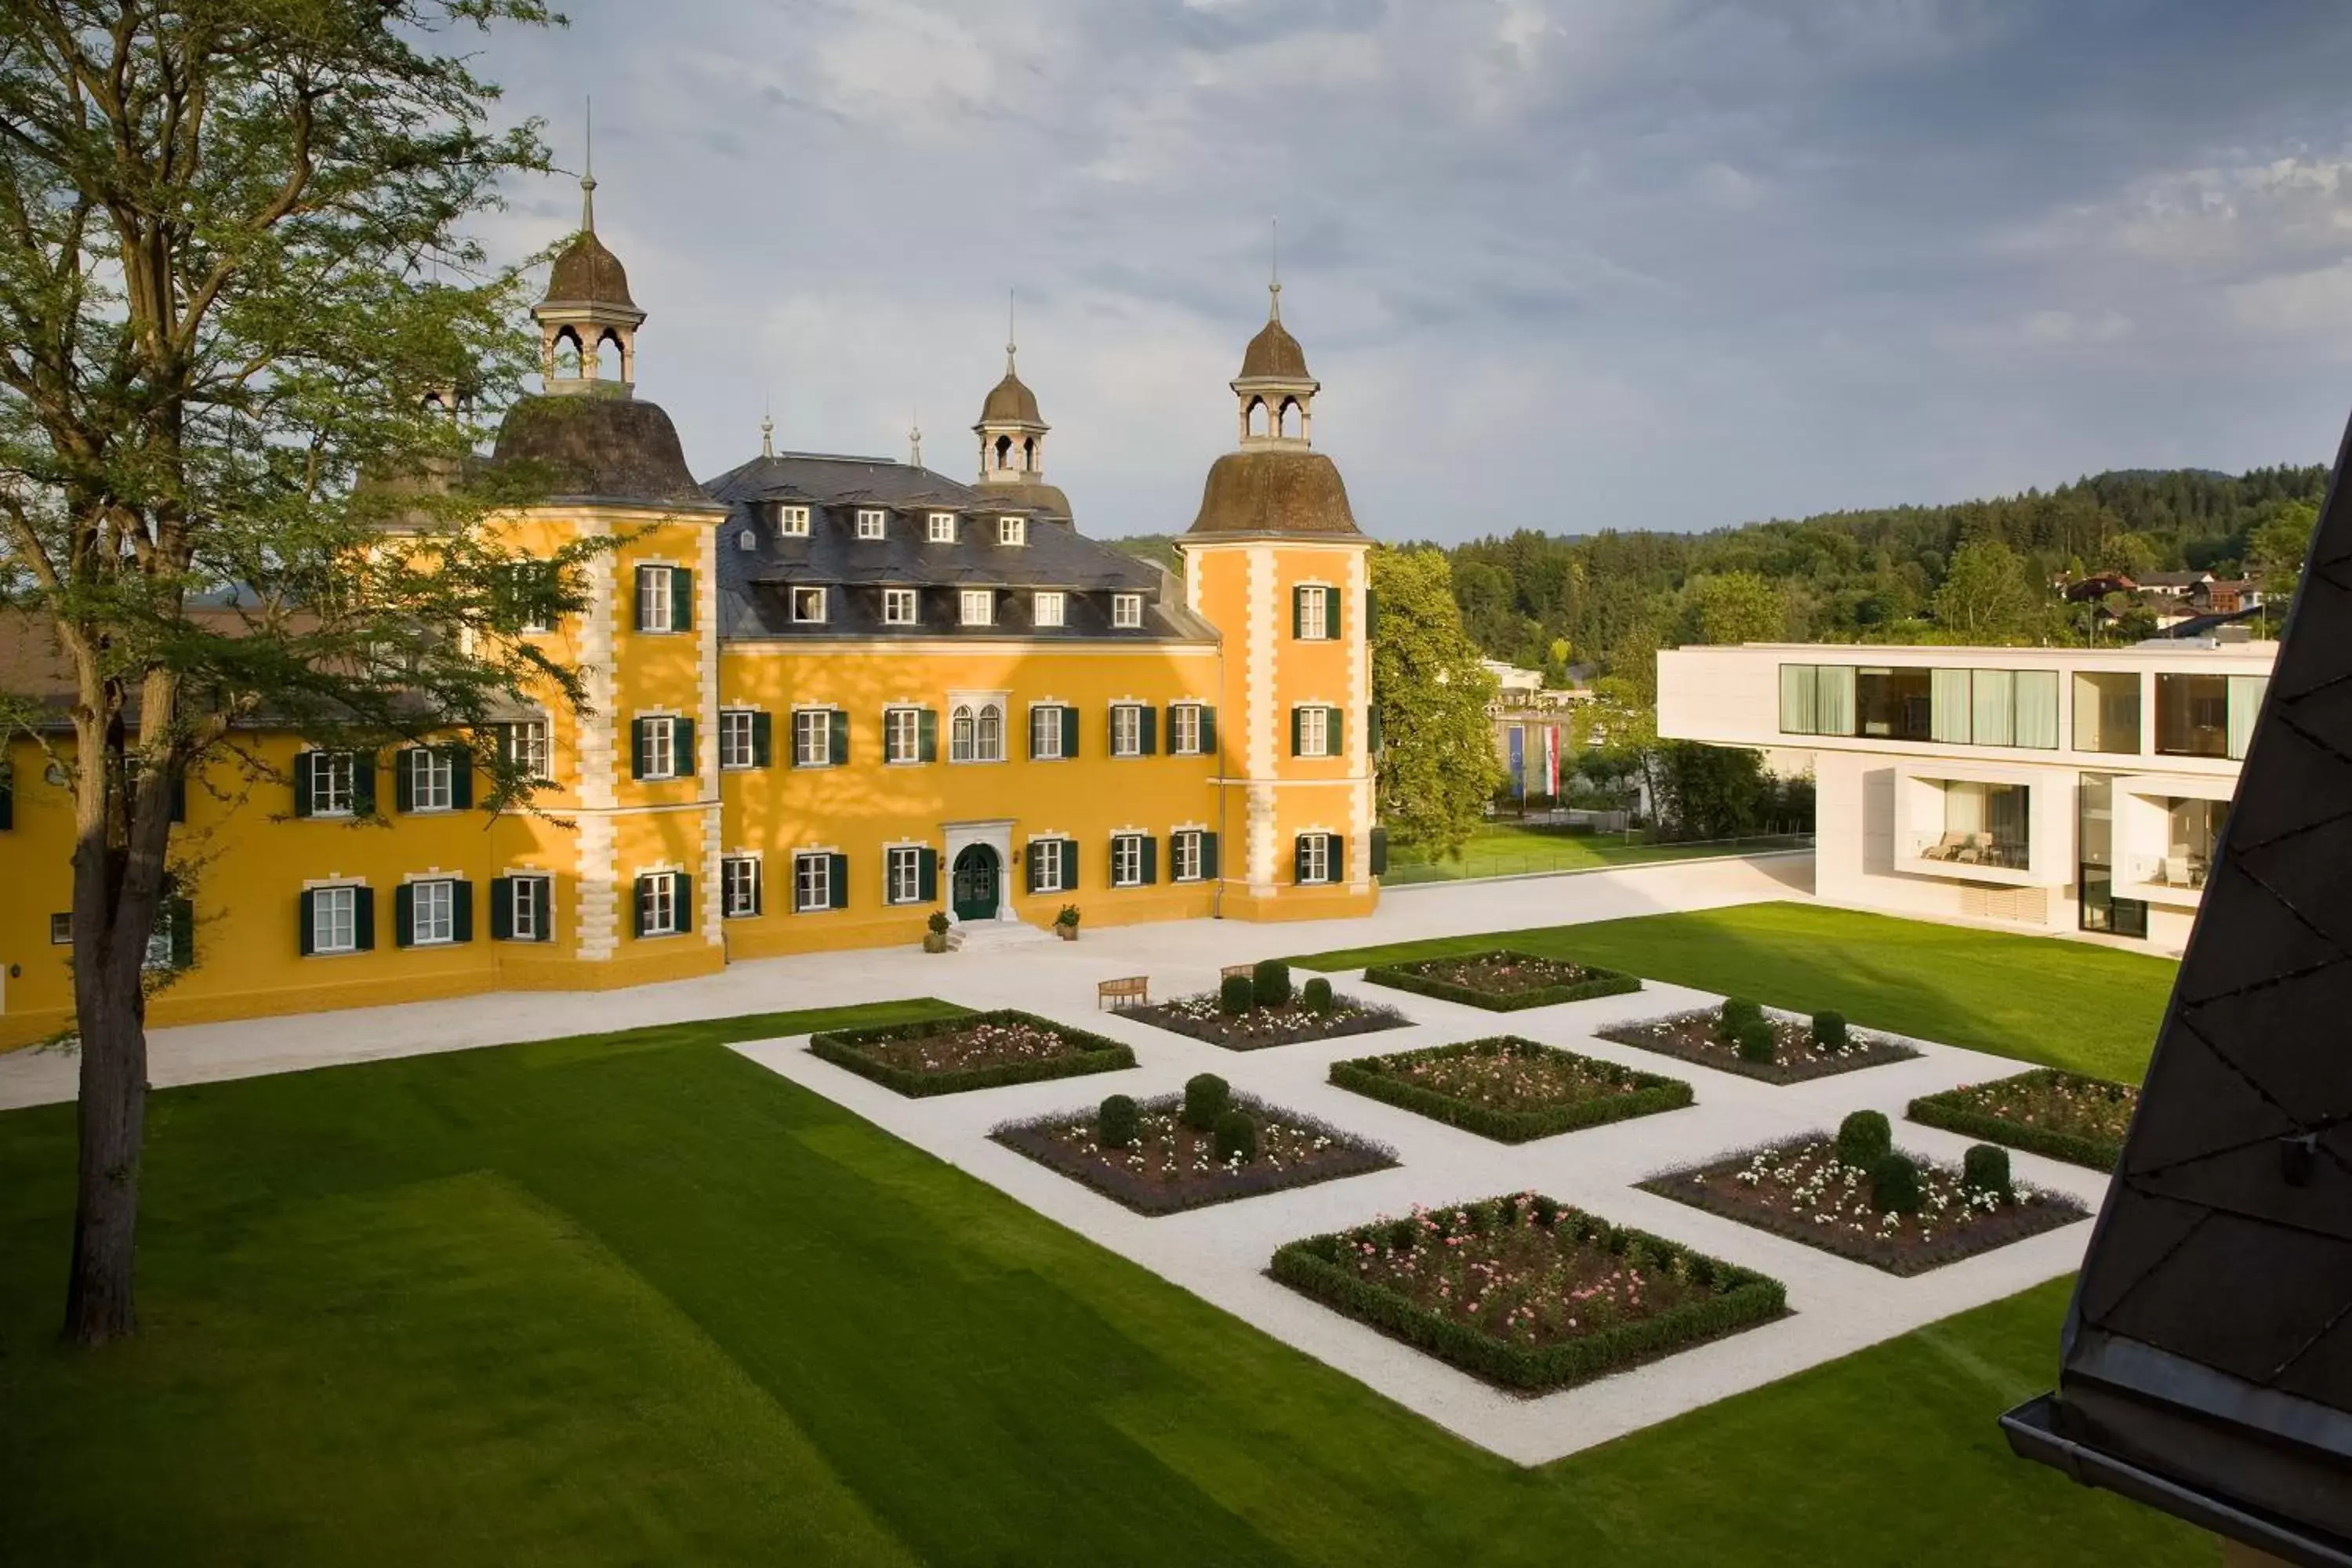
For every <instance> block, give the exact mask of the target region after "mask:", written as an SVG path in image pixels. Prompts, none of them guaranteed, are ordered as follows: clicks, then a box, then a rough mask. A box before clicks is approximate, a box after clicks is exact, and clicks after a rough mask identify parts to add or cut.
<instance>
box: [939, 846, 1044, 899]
mask: <svg viewBox="0 0 2352 1568" xmlns="http://www.w3.org/2000/svg"><path fill="white" fill-rule="evenodd" d="M915 880H916V888H915V896H916V897H918V898H919V899H921V900H923V902H925V903H927V904H929V903H937V902H938V901H939V897H940V852H939V851H938V850H936V849H918V850H916V851H915ZM1029 890H1030V891H1031V892H1033V893H1034V892H1035V891H1036V890H1037V889H1034V888H1032V889H1029Z"/></svg>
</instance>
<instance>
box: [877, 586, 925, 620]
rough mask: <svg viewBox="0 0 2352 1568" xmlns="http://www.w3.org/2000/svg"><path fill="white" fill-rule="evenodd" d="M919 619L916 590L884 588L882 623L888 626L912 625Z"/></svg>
mask: <svg viewBox="0 0 2352 1568" xmlns="http://www.w3.org/2000/svg"><path fill="white" fill-rule="evenodd" d="M916 619H917V614H916V600H915V590H913V589H912V588H885V589H883V590H882V624H883V625H884V626H913V625H914V624H915V621H916Z"/></svg>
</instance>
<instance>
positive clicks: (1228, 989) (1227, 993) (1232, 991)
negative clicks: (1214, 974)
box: [1217, 974, 1257, 1018]
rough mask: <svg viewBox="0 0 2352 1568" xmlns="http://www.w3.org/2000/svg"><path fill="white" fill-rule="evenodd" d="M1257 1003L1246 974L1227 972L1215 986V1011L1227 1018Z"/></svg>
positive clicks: (1239, 1015) (1245, 1010)
mask: <svg viewBox="0 0 2352 1568" xmlns="http://www.w3.org/2000/svg"><path fill="white" fill-rule="evenodd" d="M1256 1005H1257V994H1256V992H1255V990H1254V989H1253V988H1252V987H1251V985H1250V977H1249V976H1248V975H1246V974H1228V975H1226V976H1225V979H1224V984H1222V985H1219V986H1218V987H1217V1011H1218V1012H1220V1013H1223V1015H1224V1016H1226V1017H1228V1018H1238V1017H1241V1016H1243V1015H1244V1014H1245V1013H1247V1012H1248V1011H1249V1010H1250V1009H1251V1008H1252V1007H1255V1006H1256Z"/></svg>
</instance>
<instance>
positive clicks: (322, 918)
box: [310, 882, 360, 957]
mask: <svg viewBox="0 0 2352 1568" xmlns="http://www.w3.org/2000/svg"><path fill="white" fill-rule="evenodd" d="M359 906H360V889H359V886H358V884H356V883H352V882H346V883H343V884H342V885H341V886H339V887H333V888H313V889H310V952H312V953H313V954H314V955H319V956H326V957H331V956H333V955H334V954H336V953H339V952H358V951H359V950H360V946H359V943H360V924H359V921H360V913H359Z"/></svg>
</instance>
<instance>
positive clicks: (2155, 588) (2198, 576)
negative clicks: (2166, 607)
mask: <svg viewBox="0 0 2352 1568" xmlns="http://www.w3.org/2000/svg"><path fill="white" fill-rule="evenodd" d="M2136 581H2137V584H2138V586H2139V587H2140V589H2141V590H2142V591H2143V592H2146V593H2150V594H2161V595H2164V596H2165V597H2166V598H2168V599H2190V598H2194V597H2196V596H2197V595H2198V594H2199V592H2200V591H2201V590H2202V589H2204V588H2205V587H2206V586H2207V585H2208V584H2210V583H2211V582H2212V581H2213V574H2211V573H2210V572H2144V573H2142V574H2140V575H2139V576H2138V578H2137V579H2136Z"/></svg>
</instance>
